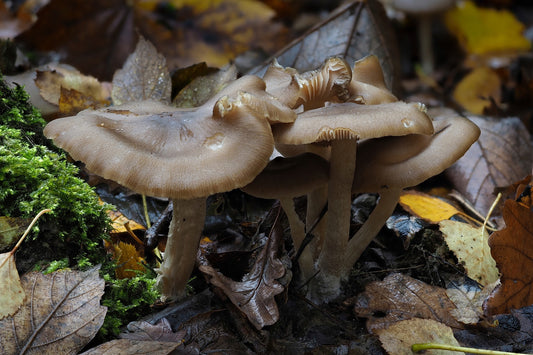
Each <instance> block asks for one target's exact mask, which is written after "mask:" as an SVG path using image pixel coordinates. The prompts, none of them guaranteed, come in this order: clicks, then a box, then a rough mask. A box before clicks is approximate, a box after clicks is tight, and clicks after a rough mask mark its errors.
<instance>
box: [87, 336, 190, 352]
mask: <svg viewBox="0 0 533 355" xmlns="http://www.w3.org/2000/svg"><path fill="white" fill-rule="evenodd" d="M180 345H181V343H170V342H164V341H142V340H132V339H115V340H111V341H109V342H107V343H104V344H101V345H99V346H97V347H96V348H92V349H90V350H87V351H85V352H83V353H81V354H80V355H134V354H135V355H142V354H146V355H148V354H150V355H167V354H171V353H172V352H173V351H174V350H176V349H177V348H178V347H179V346H180Z"/></svg>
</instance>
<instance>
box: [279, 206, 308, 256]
mask: <svg viewBox="0 0 533 355" xmlns="http://www.w3.org/2000/svg"><path fill="white" fill-rule="evenodd" d="M279 203H280V205H281V208H282V209H283V211H285V214H286V215H287V219H288V220H289V227H290V229H291V236H292V243H293V244H294V249H295V250H298V248H300V245H301V244H302V241H303V240H304V238H305V225H304V223H303V222H302V220H300V217H299V216H298V213H297V212H296V207H295V206H294V200H293V198H292V197H283V198H280V199H279Z"/></svg>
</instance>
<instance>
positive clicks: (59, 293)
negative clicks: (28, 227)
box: [0, 267, 107, 355]
mask: <svg viewBox="0 0 533 355" xmlns="http://www.w3.org/2000/svg"><path fill="white" fill-rule="evenodd" d="M98 271H99V267H94V268H92V269H90V270H87V271H85V272H80V271H56V272H54V273H52V274H48V275H43V274H41V273H40V272H30V273H28V274H25V275H24V276H22V278H21V282H22V287H23V288H24V290H25V292H26V294H27V296H26V299H25V302H24V304H23V305H22V307H21V308H20V309H19V310H18V312H17V313H15V314H14V315H13V316H12V317H8V318H4V319H3V320H1V321H0V350H1V352H2V354H6V355H9V354H22V353H26V352H30V351H34V352H39V353H41V354H75V353H77V352H79V351H80V350H81V349H82V348H83V347H84V346H85V345H86V344H87V343H88V342H89V341H90V340H91V339H92V338H93V337H94V336H95V335H96V332H98V329H100V327H101V326H102V323H103V322H104V317H105V314H106V312H107V307H104V306H101V305H100V298H101V296H102V295H103V293H104V280H103V279H102V278H100V277H99V275H98Z"/></svg>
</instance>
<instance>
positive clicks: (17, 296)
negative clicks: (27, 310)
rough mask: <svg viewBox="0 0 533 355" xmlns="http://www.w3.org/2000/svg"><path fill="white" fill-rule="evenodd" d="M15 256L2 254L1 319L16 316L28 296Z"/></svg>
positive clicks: (0, 265)
mask: <svg viewBox="0 0 533 355" xmlns="http://www.w3.org/2000/svg"><path fill="white" fill-rule="evenodd" d="M13 255H14V253H11V252H9V253H4V254H0V319H3V318H5V317H8V316H12V315H13V314H15V312H17V311H18V309H19V308H20V306H22V304H23V303H24V297H25V296H26V295H25V293H24V289H23V288H22V285H21V283H20V278H19V274H18V272H17V267H16V266H15V258H14V256H13Z"/></svg>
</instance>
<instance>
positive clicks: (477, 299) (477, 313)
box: [446, 280, 498, 324]
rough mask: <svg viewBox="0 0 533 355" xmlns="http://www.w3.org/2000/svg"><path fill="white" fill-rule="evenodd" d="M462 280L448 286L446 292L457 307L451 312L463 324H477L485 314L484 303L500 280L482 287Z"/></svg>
mask: <svg viewBox="0 0 533 355" xmlns="http://www.w3.org/2000/svg"><path fill="white" fill-rule="evenodd" d="M462 281H463V282H461V283H454V284H453V286H448V288H446V294H447V295H448V297H449V298H450V300H451V301H452V302H453V304H455V307H456V309H453V310H452V311H451V314H452V315H453V316H454V318H455V319H457V320H458V321H459V322H461V323H463V324H477V323H478V322H479V320H480V319H481V318H482V316H483V303H484V302H485V300H486V299H487V297H488V296H489V295H490V293H491V292H492V291H493V290H494V288H495V287H496V285H497V284H498V282H494V283H492V284H490V285H487V286H485V287H483V288H482V289H480V288H479V287H477V285H476V286H474V287H473V286H472V285H469V284H468V283H467V282H465V280H462Z"/></svg>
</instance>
